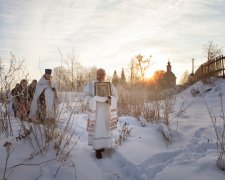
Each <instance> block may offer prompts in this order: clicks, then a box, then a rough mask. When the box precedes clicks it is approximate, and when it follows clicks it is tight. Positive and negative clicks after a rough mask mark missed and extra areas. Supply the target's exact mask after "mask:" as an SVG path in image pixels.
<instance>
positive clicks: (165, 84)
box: [160, 61, 177, 89]
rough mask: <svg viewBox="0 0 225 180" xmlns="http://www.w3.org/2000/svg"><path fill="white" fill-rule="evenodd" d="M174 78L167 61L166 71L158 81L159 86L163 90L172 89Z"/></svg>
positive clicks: (174, 83) (174, 82)
mask: <svg viewBox="0 0 225 180" xmlns="http://www.w3.org/2000/svg"><path fill="white" fill-rule="evenodd" d="M176 79H177V78H176V76H175V74H174V73H173V72H172V66H171V65H170V62H169V61H168V64H167V71H166V73H165V74H164V75H163V78H162V79H161V80H160V86H161V88H163V89H167V88H174V87H175V86H176Z"/></svg>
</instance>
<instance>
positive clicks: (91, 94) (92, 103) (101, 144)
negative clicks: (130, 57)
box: [11, 69, 118, 159]
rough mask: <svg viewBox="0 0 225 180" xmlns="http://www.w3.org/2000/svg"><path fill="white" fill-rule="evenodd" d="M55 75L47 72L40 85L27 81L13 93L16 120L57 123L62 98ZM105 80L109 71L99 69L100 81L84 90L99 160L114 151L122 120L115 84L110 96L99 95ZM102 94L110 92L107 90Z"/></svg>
mask: <svg viewBox="0 0 225 180" xmlns="http://www.w3.org/2000/svg"><path fill="white" fill-rule="evenodd" d="M51 73H52V70H51V69H46V70H45V74H44V75H43V76H42V77H41V79H40V80H39V81H38V82H37V81H36V80H33V81H32V83H31V84H30V85H29V86H28V82H27V80H26V79H23V80H21V82H20V84H17V85H16V87H15V88H14V89H13V90H12V91H11V95H12V97H13V106H14V110H15V116H17V117H18V118H20V120H24V119H26V118H28V119H29V120H30V121H31V122H32V121H36V120H38V121H39V122H41V123H46V122H49V123H54V122H55V118H56V107H57V104H58V97H57V91H56V87H55V84H54V83H53V82H52V81H51ZM105 76H106V73H105V70H104V69H98V70H97V74H96V80H94V81H90V82H88V83H87V85H86V86H85V87H84V90H83V93H84V102H85V103H86V105H87V107H88V109H89V111H88V120H87V131H88V144H89V145H92V146H93V148H94V150H95V152H96V158H97V159H102V153H103V152H104V151H105V149H106V148H107V149H108V148H109V149H110V148H112V130H114V129H116V127H117V119H118V118H117V92H116V89H115V87H114V86H113V84H111V83H110V82H107V83H106V85H109V86H107V87H108V88H109V89H108V92H110V93H109V94H108V95H104V93H103V95H102V94H101V93H100V94H98V93H97V88H98V87H96V83H98V82H100V83H102V84H103V86H104V81H105ZM100 89H101V87H100ZM102 91H104V92H107V90H106V91H105V89H104V88H103V89H102ZM52 121H54V122H52Z"/></svg>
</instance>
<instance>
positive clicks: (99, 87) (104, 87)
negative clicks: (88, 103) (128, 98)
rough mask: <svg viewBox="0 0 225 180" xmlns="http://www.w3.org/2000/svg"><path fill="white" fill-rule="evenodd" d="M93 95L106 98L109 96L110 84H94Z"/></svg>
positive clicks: (110, 93)
mask: <svg viewBox="0 0 225 180" xmlns="http://www.w3.org/2000/svg"><path fill="white" fill-rule="evenodd" d="M95 95H96V96H102V97H107V96H111V95H112V92H111V84H110V82H95Z"/></svg>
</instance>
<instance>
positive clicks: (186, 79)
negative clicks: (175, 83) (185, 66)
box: [180, 70, 189, 85]
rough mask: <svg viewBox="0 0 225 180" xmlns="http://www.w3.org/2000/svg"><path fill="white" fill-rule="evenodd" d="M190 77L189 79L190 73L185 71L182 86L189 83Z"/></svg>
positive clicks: (181, 81)
mask: <svg viewBox="0 0 225 180" xmlns="http://www.w3.org/2000/svg"><path fill="white" fill-rule="evenodd" d="M188 77H189V72H188V71H187V70H186V71H184V73H183V74H182V76H181V80H180V84H181V85H184V84H186V83H188Z"/></svg>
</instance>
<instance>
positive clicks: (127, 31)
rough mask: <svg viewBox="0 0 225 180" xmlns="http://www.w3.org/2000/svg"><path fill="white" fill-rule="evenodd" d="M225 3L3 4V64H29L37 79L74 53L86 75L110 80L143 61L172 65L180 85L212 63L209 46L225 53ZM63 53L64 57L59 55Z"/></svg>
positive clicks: (7, 0)
mask: <svg viewBox="0 0 225 180" xmlns="http://www.w3.org/2000/svg"><path fill="white" fill-rule="evenodd" d="M224 20H225V1H224V0H210V1H205V0H157V1H155V0H139V1H137V0H45V1H44V0H43V1H40V0H29V1H26V0H0V57H1V59H2V60H4V61H9V52H13V53H15V54H16V57H17V58H18V59H22V58H24V59H25V63H26V67H27V70H28V72H29V73H30V76H31V77H32V78H39V77H40V75H41V74H42V73H43V72H44V69H45V68H54V67H56V66H60V65H61V55H60V52H61V54H62V57H63V59H66V58H67V56H68V55H69V54H71V53H72V52H75V54H76V56H77V57H78V59H79V61H80V63H81V64H82V65H83V66H85V67H91V66H96V67H99V68H100V67H102V68H105V69H106V72H107V73H108V74H109V75H112V74H113V71H114V70H117V72H118V74H119V73H120V72H121V69H122V68H124V69H125V70H126V72H129V62H130V60H131V59H132V58H133V57H135V56H136V55H138V54H140V53H141V54H143V55H144V56H145V57H149V56H151V55H152V58H151V61H152V66H151V67H150V69H149V72H148V74H153V72H154V71H155V70H158V69H162V70H166V65H167V62H168V60H169V61H170V62H171V65H172V71H173V72H174V73H175V75H176V76H177V81H179V78H180V77H181V75H182V74H183V73H184V71H185V70H188V71H189V72H191V71H192V69H191V67H192V65H191V59H192V58H194V59H195V69H197V67H198V66H199V65H200V64H201V63H203V62H205V58H204V50H203V49H204V45H206V44H208V42H209V41H212V42H213V43H215V44H217V45H218V47H222V48H223V47H224V46H225V37H224V32H225V23H224V22H225V21H224ZM59 51H60V52H59Z"/></svg>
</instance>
